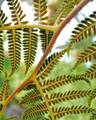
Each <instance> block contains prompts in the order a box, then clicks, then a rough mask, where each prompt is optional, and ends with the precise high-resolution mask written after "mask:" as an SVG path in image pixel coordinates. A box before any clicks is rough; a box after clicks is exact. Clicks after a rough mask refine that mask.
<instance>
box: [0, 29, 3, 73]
mask: <svg viewBox="0 0 96 120" xmlns="http://www.w3.org/2000/svg"><path fill="white" fill-rule="evenodd" d="M3 44H4V42H3V32H2V31H1V32H0V72H1V71H3V67H4V47H3Z"/></svg>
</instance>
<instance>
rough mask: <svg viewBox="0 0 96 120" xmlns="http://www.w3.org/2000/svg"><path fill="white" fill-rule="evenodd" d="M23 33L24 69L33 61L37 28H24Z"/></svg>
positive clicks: (36, 41)
mask: <svg viewBox="0 0 96 120" xmlns="http://www.w3.org/2000/svg"><path fill="white" fill-rule="evenodd" d="M23 31H24V33H23V39H24V40H23V49H24V60H25V64H26V71H28V69H29V67H30V66H31V65H32V64H33V63H34V61H35V57H36V51H37V43H38V34H37V29H32V28H29V29H27V28H25V29H24V30H23Z"/></svg>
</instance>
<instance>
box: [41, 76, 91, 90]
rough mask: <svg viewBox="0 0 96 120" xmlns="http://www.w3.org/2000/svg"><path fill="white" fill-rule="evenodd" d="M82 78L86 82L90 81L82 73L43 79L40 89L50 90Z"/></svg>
mask: <svg viewBox="0 0 96 120" xmlns="http://www.w3.org/2000/svg"><path fill="white" fill-rule="evenodd" d="M82 80H83V81H86V82H87V83H90V82H89V80H88V79H87V78H86V77H84V76H82V75H73V76H71V75H68V76H67V75H63V76H58V77H56V79H53V80H46V81H44V82H43V84H42V89H44V90H47V91H50V90H54V89H55V88H59V87H61V86H63V85H66V84H70V83H71V84H72V83H74V82H78V81H82Z"/></svg>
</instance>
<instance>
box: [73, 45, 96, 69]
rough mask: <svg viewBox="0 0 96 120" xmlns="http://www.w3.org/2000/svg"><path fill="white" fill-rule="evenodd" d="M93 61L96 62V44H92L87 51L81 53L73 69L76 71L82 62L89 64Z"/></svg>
mask: <svg viewBox="0 0 96 120" xmlns="http://www.w3.org/2000/svg"><path fill="white" fill-rule="evenodd" d="M92 60H96V44H95V43H93V44H91V45H90V46H88V48H87V49H85V50H84V51H83V52H81V53H80V55H79V56H78V58H77V62H76V64H75V65H74V67H73V69H75V68H76V67H77V66H78V64H80V63H81V62H88V61H92Z"/></svg>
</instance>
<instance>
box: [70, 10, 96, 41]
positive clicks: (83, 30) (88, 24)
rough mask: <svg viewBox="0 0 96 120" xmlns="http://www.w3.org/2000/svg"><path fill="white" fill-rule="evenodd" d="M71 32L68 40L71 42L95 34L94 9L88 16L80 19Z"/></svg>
mask: <svg viewBox="0 0 96 120" xmlns="http://www.w3.org/2000/svg"><path fill="white" fill-rule="evenodd" d="M72 33H73V34H72V36H71V38H70V40H71V42H73V43H75V42H79V41H81V40H83V39H84V38H87V37H88V36H92V35H94V34H96V11H94V12H93V14H91V15H90V17H89V18H85V19H84V20H82V21H81V23H80V24H78V26H77V27H76V28H75V29H74V31H73V32H72Z"/></svg>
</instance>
